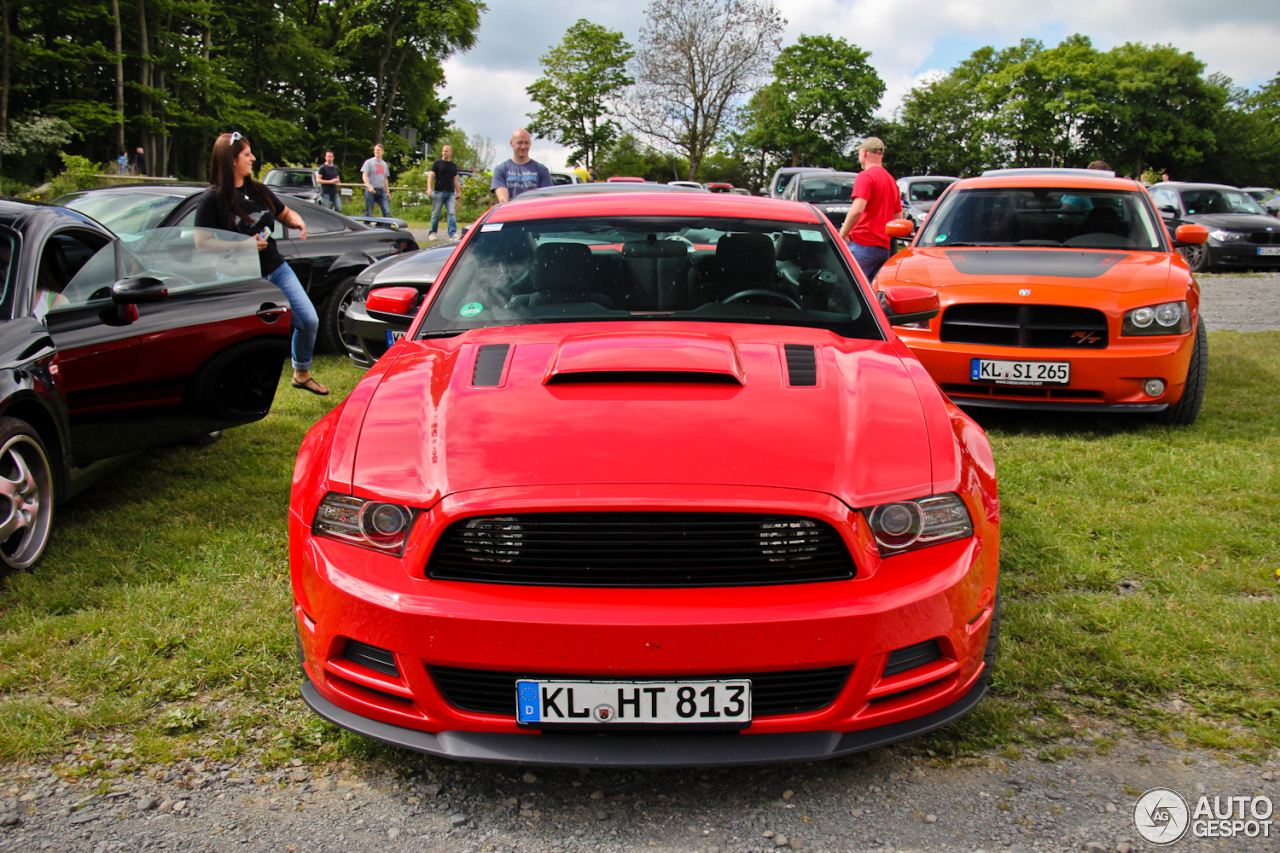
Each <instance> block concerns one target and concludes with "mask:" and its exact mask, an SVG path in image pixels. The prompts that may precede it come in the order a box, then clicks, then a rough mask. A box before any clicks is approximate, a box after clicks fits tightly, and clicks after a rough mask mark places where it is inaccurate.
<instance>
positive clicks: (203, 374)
mask: <svg viewBox="0 0 1280 853" xmlns="http://www.w3.org/2000/svg"><path fill="white" fill-rule="evenodd" d="M273 337H274V336H273ZM288 356H289V344H288V343H287V339H284V338H281V339H278V340H273V339H272V338H255V339H252V340H249V341H244V342H243V343H239V344H236V345H235V346H233V347H230V348H228V349H225V350H223V351H222V352H220V353H218V354H217V355H215V356H214V357H213V358H211V359H209V360H208V361H207V362H205V364H204V366H203V367H201V368H200V372H199V373H198V374H196V378H195V379H194V380H193V381H192V383H191V397H190V403H191V405H192V406H193V407H194V409H195V413H196V414H197V415H199V416H201V417H204V418H209V419H212V420H214V421H222V422H226V423H227V424H247V423H252V422H253V421H256V420H261V419H262V418H265V417H266V416H267V413H268V412H270V411H271V403H272V402H273V401H274V400H275V397H276V386H277V385H278V384H279V383H280V368H281V365H282V364H283V363H284V360H285V359H286V358H288Z"/></svg>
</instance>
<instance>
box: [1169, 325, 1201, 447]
mask: <svg viewBox="0 0 1280 853" xmlns="http://www.w3.org/2000/svg"><path fill="white" fill-rule="evenodd" d="M1208 379H1209V335H1208V333H1207V332H1205V330H1204V321H1203V320H1201V321H1200V322H1198V323H1196V343H1195V346H1194V347H1193V348H1192V350H1191V363H1190V364H1189V365H1187V384H1186V385H1184V386H1183V388H1182V399H1180V400H1178V402H1176V403H1174V404H1173V405H1172V406H1170V407H1169V408H1167V409H1165V410H1164V411H1163V412H1161V413H1160V414H1158V415H1156V423H1158V424H1172V425H1175V426H1191V425H1192V424H1193V423H1195V422H1196V416H1197V415H1199V414H1200V404H1201V403H1203V402H1204V386H1205V384H1206V383H1207V382H1208Z"/></svg>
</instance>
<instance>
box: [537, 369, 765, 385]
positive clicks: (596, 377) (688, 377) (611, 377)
mask: <svg viewBox="0 0 1280 853" xmlns="http://www.w3.org/2000/svg"><path fill="white" fill-rule="evenodd" d="M547 384H548V385H623V384H626V385H635V384H661V385H735V386H736V385H741V384H742V383H741V382H739V381H738V377H736V376H734V375H732V374H729V373H715V372H708V371H703V370H590V371H583V372H581V373H557V374H555V375H553V376H551V377H550V378H548V379H547Z"/></svg>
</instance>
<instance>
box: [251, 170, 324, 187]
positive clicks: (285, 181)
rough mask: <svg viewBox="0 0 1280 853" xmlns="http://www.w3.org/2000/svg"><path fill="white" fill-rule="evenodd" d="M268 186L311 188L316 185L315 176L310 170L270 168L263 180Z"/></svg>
mask: <svg viewBox="0 0 1280 853" xmlns="http://www.w3.org/2000/svg"><path fill="white" fill-rule="evenodd" d="M263 183H264V184H266V185H267V186H269V187H294V188H302V189H311V188H313V187H315V186H316V180H315V176H314V175H313V174H311V173H310V172H285V171H281V170H280V169H272V170H271V171H270V172H267V177H266V179H265V180H264V181H263Z"/></svg>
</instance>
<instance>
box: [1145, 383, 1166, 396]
mask: <svg viewBox="0 0 1280 853" xmlns="http://www.w3.org/2000/svg"><path fill="white" fill-rule="evenodd" d="M1142 390H1143V392H1144V393H1146V395H1147V396H1148V397H1159V396H1160V395H1161V394H1163V393H1164V380H1163V379H1148V380H1147V381H1146V382H1144V383H1142Z"/></svg>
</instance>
